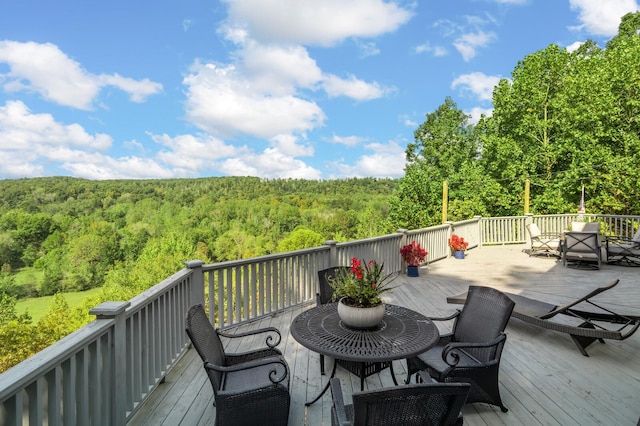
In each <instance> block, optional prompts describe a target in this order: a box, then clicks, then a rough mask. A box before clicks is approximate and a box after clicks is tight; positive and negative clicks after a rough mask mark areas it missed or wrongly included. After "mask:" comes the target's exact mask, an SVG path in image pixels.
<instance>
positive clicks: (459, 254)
mask: <svg viewBox="0 0 640 426" xmlns="http://www.w3.org/2000/svg"><path fill="white" fill-rule="evenodd" d="M453 256H454V257H455V258H456V259H464V252H463V251H454V252H453Z"/></svg>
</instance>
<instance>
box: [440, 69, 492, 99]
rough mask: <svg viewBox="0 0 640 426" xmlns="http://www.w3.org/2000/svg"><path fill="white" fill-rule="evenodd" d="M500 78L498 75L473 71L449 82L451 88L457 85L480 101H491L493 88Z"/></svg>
mask: <svg viewBox="0 0 640 426" xmlns="http://www.w3.org/2000/svg"><path fill="white" fill-rule="evenodd" d="M500 79H501V77H500V76H495V75H486V74H484V73H481V72H473V73H470V74H463V75H461V76H459V77H457V78H456V79H455V80H453V82H452V83H451V88H452V89H455V88H457V87H459V88H460V89H461V90H462V91H463V92H470V93H471V94H473V95H474V96H476V97H477V98H478V100H480V101H491V100H492V99H493V89H494V88H495V86H497V85H498V83H499V82H500Z"/></svg>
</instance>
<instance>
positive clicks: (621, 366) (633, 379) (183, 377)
mask: <svg viewBox="0 0 640 426" xmlns="http://www.w3.org/2000/svg"><path fill="white" fill-rule="evenodd" d="M523 249H524V246H519V245H518V246H499V247H483V248H479V249H475V250H471V251H469V252H468V253H467V257H466V259H464V260H456V259H453V258H450V259H446V260H443V261H439V262H435V263H433V264H429V265H427V266H423V267H422V268H421V271H420V277H419V278H408V277H406V276H402V277H401V278H400V279H399V280H397V281H396V283H397V284H399V286H398V287H397V288H395V289H394V290H393V292H392V293H388V294H387V296H386V301H387V302H388V303H393V304H397V305H402V306H406V307H408V308H411V309H414V310H416V311H419V312H422V313H424V314H426V315H428V316H444V315H445V314H449V313H452V312H453V311H454V310H455V309H456V308H460V305H449V304H447V303H446V297H447V296H452V295H455V294H458V293H461V292H462V291H465V290H466V289H467V287H468V286H469V285H488V286H491V287H495V288H498V289H501V290H504V291H507V292H510V293H517V294H519V293H522V294H524V295H527V296H529V297H533V298H537V299H539V300H543V301H547V302H550V303H557V304H560V303H566V302H567V301H570V300H572V299H574V298H575V297H576V296H579V295H583V294H585V293H587V292H588V291H589V290H591V289H593V288H595V287H599V286H601V285H602V284H603V283H605V282H609V281H611V280H613V279H620V284H618V286H617V287H615V288H614V289H612V290H611V291H609V292H608V293H605V294H602V295H600V296H598V299H597V300H599V301H601V302H602V303H603V304H605V305H606V306H611V307H613V308H614V310H616V311H620V312H625V313H628V314H632V315H640V268H625V267H621V266H609V265H603V267H602V269H601V270H599V271H586V270H575V269H570V268H565V267H563V266H562V263H561V262H559V261H556V260H555V259H554V258H544V257H539V258H536V257H528V256H527V254H525V253H523V252H522V250H523ZM311 306H313V305H307V306H306V307H302V306H301V307H297V308H294V309H289V310H286V311H284V312H281V313H280V314H278V315H277V316H275V317H266V318H263V319H261V320H259V321H256V322H254V323H251V324H247V325H244V326H241V327H239V328H238V330H239V331H240V330H246V329H253V328H258V327H263V326H267V325H270V326H275V327H278V328H279V329H280V330H281V331H282V333H283V341H282V343H281V344H280V346H279V348H280V349H281V350H282V351H283V352H284V354H285V357H286V359H287V362H288V363H289V367H290V373H291V396H292V400H291V411H290V419H289V424H290V425H311V426H313V425H330V424H331V392H330V391H329V392H327V393H326V394H325V396H324V397H323V398H322V399H321V400H320V401H318V402H317V403H316V404H314V405H312V406H311V407H305V406H304V402H305V401H307V400H309V399H311V398H312V397H314V396H315V395H317V393H318V392H320V389H321V387H322V385H324V384H325V383H326V380H327V379H328V376H325V377H321V376H320V366H319V356H318V355H317V354H315V353H313V352H310V351H309V350H307V349H306V348H304V347H302V346H301V345H299V344H298V343H297V342H296V341H295V340H294V339H293V338H292V337H291V336H290V335H289V324H290V323H291V321H292V319H293V318H294V317H295V316H296V315H297V314H298V313H300V312H301V311H302V310H303V309H306V308H308V307H311ZM506 332H507V335H508V337H507V342H506V345H505V349H504V353H503V356H502V364H501V370H500V385H501V394H502V399H503V401H504V403H505V405H506V406H507V407H508V408H509V412H507V413H502V412H501V411H500V409H498V408H496V407H492V406H489V405H486V404H468V405H465V407H464V409H463V413H464V423H465V424H466V425H472V426H473V425H527V426H528V425H598V424H602V425H629V426H633V425H636V422H637V421H638V419H639V418H640V356H638V355H639V354H640V332H639V333H638V334H636V335H634V336H631V337H630V338H629V339H627V340H624V341H611V340H607V341H606V344H601V343H599V342H595V343H593V344H592V345H591V346H589V347H588V348H587V352H588V353H589V355H590V356H589V357H584V356H582V355H581V354H580V352H579V351H578V349H577V348H576V347H575V345H574V343H573V342H572V341H571V338H570V337H569V336H568V335H566V334H560V333H557V332H554V331H551V330H546V329H541V328H538V327H535V326H533V325H530V324H527V323H524V322H521V321H519V320H517V319H513V320H512V321H511V322H510V323H509V325H508V326H507V330H506ZM246 344H249V343H247V342H242V343H241V344H240V345H237V344H235V342H234V344H233V345H231V344H230V345H229V346H228V347H227V350H228V351H230V352H233V351H237V350H242V347H243V345H246ZM325 362H326V367H327V371H328V372H330V371H331V365H332V361H331V360H329V359H327V360H325ZM394 369H395V372H396V375H397V377H398V381H401V380H404V378H405V375H406V370H405V365H404V362H395V363H394ZM336 375H337V376H338V377H339V378H340V379H341V380H342V385H343V390H344V392H345V397H346V399H347V401H348V402H350V395H351V394H352V392H353V391H354V390H359V389H360V382H359V379H358V378H357V377H355V376H352V375H351V374H349V373H348V372H347V371H345V370H343V369H342V368H338V370H337V373H336ZM387 386H393V382H392V379H391V376H390V373H389V370H385V371H383V372H382V373H380V374H379V375H373V376H371V377H369V378H367V380H366V388H367V389H379V388H381V387H387ZM212 402H213V392H212V390H211V385H210V384H209V381H208V379H207V377H206V374H205V373H204V370H203V368H202V362H201V360H200V358H199V357H198V355H197V353H196V352H195V351H194V350H189V351H188V352H187V354H186V355H185V356H184V357H183V359H182V360H181V361H180V363H179V364H178V366H177V367H176V368H174V369H173V370H172V371H171V372H170V373H169V374H168V376H167V378H166V381H165V382H164V383H163V384H161V385H160V386H159V387H158V389H156V391H155V392H154V393H153V394H152V395H151V398H150V399H149V401H147V402H146V403H145V404H144V405H143V406H142V407H141V408H140V409H139V411H138V412H137V413H136V415H135V416H134V417H133V419H132V420H131V421H130V422H129V424H130V425H151V424H153V425H185V426H190V425H205V424H207V425H211V424H213V422H214V419H215V408H214V407H213V405H212Z"/></svg>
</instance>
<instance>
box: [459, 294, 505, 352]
mask: <svg viewBox="0 0 640 426" xmlns="http://www.w3.org/2000/svg"><path fill="white" fill-rule="evenodd" d="M514 306H515V302H514V301H513V300H511V299H510V298H509V296H507V295H506V294H504V293H502V292H501V291H499V290H496V289H494V288H491V287H481V286H469V292H468V294H467V300H465V302H464V306H463V307H462V311H461V312H460V315H459V316H458V318H457V320H456V323H455V325H454V330H453V336H454V337H453V338H454V340H455V341H456V342H466V343H481V342H489V341H491V340H493V339H495V338H496V337H498V336H499V335H500V334H501V333H502V332H504V329H505V327H506V326H507V323H508V322H509V318H511V312H513V307H514Z"/></svg>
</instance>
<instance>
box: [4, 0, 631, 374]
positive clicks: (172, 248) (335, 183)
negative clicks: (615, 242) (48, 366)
mask: <svg viewBox="0 0 640 426" xmlns="http://www.w3.org/2000/svg"><path fill="white" fill-rule="evenodd" d="M639 31H640V12H638V13H635V14H628V15H626V16H625V17H623V19H622V22H621V24H620V28H619V33H618V35H617V36H615V37H614V38H612V39H611V40H610V41H609V43H608V44H607V45H606V47H604V48H600V47H598V46H597V45H596V44H595V43H593V42H591V41H587V42H585V43H584V44H583V45H582V46H581V47H580V48H579V49H577V50H576V51H574V52H569V51H567V50H566V49H563V48H560V47H558V46H556V45H550V46H548V47H547V48H545V49H542V50H540V51H537V52H534V53H532V54H530V55H528V56H526V57H525V58H524V59H523V60H522V61H520V62H519V63H518V64H517V65H516V67H515V69H514V71H513V73H512V75H511V78H510V79H503V80H502V81H500V83H499V84H498V86H496V88H495V89H494V93H493V105H494V110H493V114H492V115H491V116H488V117H482V118H481V120H480V122H479V123H478V124H477V125H472V124H470V123H469V118H470V117H469V116H468V115H466V114H465V113H464V112H463V111H461V110H459V109H458V107H457V105H456V103H455V102H454V101H453V100H452V99H451V98H447V99H445V100H444V103H443V104H442V105H441V106H440V107H439V108H438V109H437V110H436V111H434V112H432V113H429V114H427V116H426V120H425V121H424V123H422V124H421V125H420V126H419V127H418V128H417V129H416V131H415V139H414V142H412V143H410V144H409V145H408V146H407V149H406V157H407V165H406V168H405V176H404V177H403V178H402V179H399V180H391V179H373V178H369V179H344V180H332V181H305V180H287V179H282V180H263V179H259V178H249V177H247V178H241V177H227V178H202V179H173V180H139V181H100V182H96V181H88V180H83V179H73V178H66V177H55V178H37V179H20V180H6V181H0V268H1V269H0V342H2V345H1V347H0V371H3V370H4V369H6V368H7V367H9V366H11V365H14V364H15V363H17V362H19V361H20V360H21V359H24V358H25V357H26V356H29V355H31V354H33V353H35V352H37V351H38V350H40V349H42V348H43V347H45V346H46V345H48V344H51V343H53V342H55V341H56V340H58V339H59V338H61V337H63V336H64V335H66V334H68V333H69V332H71V331H73V330H74V329H76V328H78V327H80V326H81V325H83V324H85V323H87V322H88V321H89V320H90V318H89V315H88V314H87V312H88V311H89V309H90V308H93V307H94V306H96V305H98V304H99V303H100V302H102V301H105V300H128V299H130V298H131V297H133V296H134V295H136V294H138V293H140V292H141V291H143V290H145V289H147V288H149V287H150V286H152V285H154V284H156V283H158V282H160V281H161V280H162V279H164V278H166V277H167V276H169V275H171V274H173V273H175V272H176V271H178V270H180V269H181V268H182V267H183V266H184V265H183V262H184V261H185V260H190V259H201V260H203V261H205V262H216V261H223V260H229V259H241V258H248V257H253V256H258V255H263V254H268V253H274V252H282V251H290V250H295V249H300V248H305V247H313V246H319V245H321V244H322V243H323V242H324V241H325V240H327V239H333V240H337V241H346V240H351V239H360V238H367V237H372V236H376V235H383V234H387V233H390V232H394V231H395V230H396V229H398V228H407V229H416V228H422V227H426V226H430V225H434V224H437V223H439V222H440V220H441V206H442V183H443V181H445V180H446V181H447V182H448V183H449V207H448V214H449V219H451V220H461V219H467V218H470V217H472V216H474V215H481V216H509V215H519V214H522V213H523V191H524V182H525V181H526V180H529V181H530V182H531V211H532V212H533V213H536V214H553V213H567V212H574V211H575V210H576V209H577V206H578V203H579V199H580V194H581V188H582V186H584V188H585V193H586V196H587V197H586V208H587V211H589V212H592V213H609V214H625V215H628V214H632V215H633V214H635V215H637V214H639V213H640V174H639V173H638V166H637V165H638V164H640V66H638V64H640V33H639ZM25 271H37V272H38V273H37V274H34V275H33V276H34V277H37V278H35V279H33V280H26V281H25V280H24V275H22V279H21V280H18V279H17V278H19V277H21V274H24V272H25ZM94 287H99V288H100V291H99V293H98V294H97V295H95V296H92V297H90V298H87V299H86V300H85V303H84V304H83V306H81V307H79V308H77V309H70V308H69V307H68V306H67V304H66V302H65V299H64V298H62V297H60V296H59V293H61V292H67V291H73V290H84V289H89V288H94ZM50 294H57V295H58V296H56V297H55V298H54V302H53V304H52V305H51V307H50V309H49V311H48V312H47V313H46V315H45V316H44V317H43V318H42V319H41V320H40V321H39V322H38V323H37V324H34V323H33V321H32V320H31V318H30V316H29V315H28V313H27V314H18V313H17V311H16V308H15V305H16V300H17V299H18V298H22V297H27V296H42V295H50Z"/></svg>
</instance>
